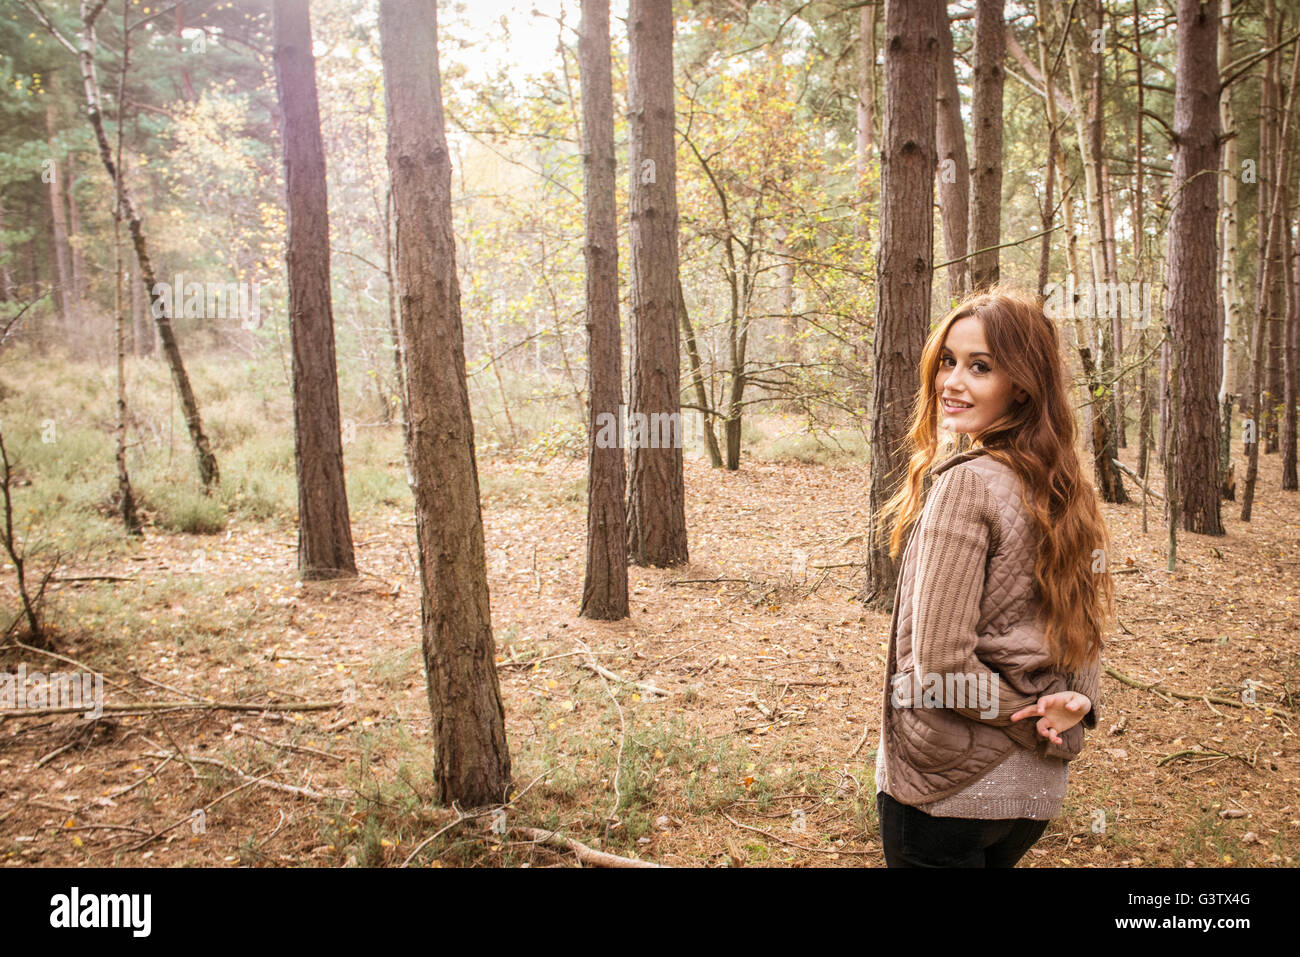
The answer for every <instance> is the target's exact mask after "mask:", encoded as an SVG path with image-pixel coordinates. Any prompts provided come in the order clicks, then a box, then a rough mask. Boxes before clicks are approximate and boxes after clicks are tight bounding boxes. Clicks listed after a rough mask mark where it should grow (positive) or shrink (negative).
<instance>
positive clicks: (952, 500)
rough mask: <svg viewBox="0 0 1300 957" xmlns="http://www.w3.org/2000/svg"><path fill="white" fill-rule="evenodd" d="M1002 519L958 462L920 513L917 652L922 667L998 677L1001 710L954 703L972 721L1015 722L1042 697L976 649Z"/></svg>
mask: <svg viewBox="0 0 1300 957" xmlns="http://www.w3.org/2000/svg"><path fill="white" fill-rule="evenodd" d="M998 521H999V517H998V512H997V508H996V506H995V505H994V503H993V501H992V498H991V496H990V494H989V491H988V488H987V487H986V486H985V484H984V481H983V480H982V479H981V478H980V477H979V475H978V474H976V473H975V472H973V471H972V470H970V469H966V468H961V467H957V468H953V469H950V470H948V471H946V472H943V473H941V474H940V475H939V477H938V479H937V480H936V481H935V483H934V486H933V487H932V488H931V489H930V495H929V498H928V499H927V501H926V504H925V508H924V510H923V511H922V513H921V518H920V519H919V521H918V528H917V536H918V538H917V558H916V562H917V565H916V576H917V579H916V587H915V588H914V589H913V593H912V655H913V658H914V659H915V667H916V671H917V673H919V674H921V675H927V674H938V675H943V676H948V675H961V676H967V675H974V676H975V680H976V682H977V683H978V684H977V686H978V687H990V686H989V685H987V684H985V682H989V681H994V682H996V684H995V685H992V687H995V688H996V689H997V691H996V694H997V698H996V701H997V714H996V715H989V716H987V717H985V716H983V715H982V714H981V709H980V708H978V707H964V708H953V709H952V710H954V711H956V712H958V713H959V714H962V715H964V716H965V717H967V718H969V719H971V720H972V721H981V722H984V723H985V724H989V725H993V726H995V727H1009V726H1011V725H1012V721H1011V715H1013V714H1014V713H1015V712H1017V711H1019V710H1020V709H1021V708H1027V707H1029V706H1031V705H1035V704H1037V703H1038V698H1037V696H1034V697H1027V696H1025V695H1022V694H1020V693H1019V692H1018V691H1016V690H1015V689H1014V688H1012V687H1011V685H1009V684H1008V683H1007V682H1006V681H1005V680H1004V679H1003V678H1002V676H1001V675H1000V674H999V673H998V672H996V671H994V670H992V669H991V668H989V667H988V666H987V665H985V664H984V662H982V661H980V659H979V658H978V657H976V654H975V649H976V646H977V641H978V638H979V636H978V633H977V631H976V628H977V626H978V623H979V614H980V600H981V598H982V596H983V591H984V576H985V563H986V561H987V558H988V550H989V544H990V541H991V536H992V534H993V528H994V527H996V525H995V523H997V522H998ZM1017 723H1018V724H1024V723H1026V722H1024V721H1022V722H1017ZM1031 731H1032V727H1031Z"/></svg>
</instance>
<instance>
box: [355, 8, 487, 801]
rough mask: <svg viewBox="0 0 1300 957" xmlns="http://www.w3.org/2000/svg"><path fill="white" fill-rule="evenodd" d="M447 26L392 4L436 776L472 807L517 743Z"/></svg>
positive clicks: (393, 129) (402, 260) (404, 306)
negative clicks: (493, 536) (444, 56)
mask: <svg viewBox="0 0 1300 957" xmlns="http://www.w3.org/2000/svg"><path fill="white" fill-rule="evenodd" d="M437 29H438V28H437V4H436V0H381V2H380V5H379V36H380V51H381V58H382V61H383V71H384V90H385V93H384V97H385V103H386V106H387V114H388V171H389V176H390V177H391V180H392V189H393V203H394V210H395V215H394V219H395V221H396V228H397V256H396V259H397V287H398V297H399V301H400V303H401V322H402V340H403V343H404V344H405V346H406V381H407V386H408V389H409V393H410V403H411V422H410V437H411V465H412V470H413V472H414V475H415V489H414V491H415V525H416V538H417V540H418V542H419V549H420V583H421V596H422V597H421V602H420V612H421V614H420V619H421V628H422V633H423V651H424V664H425V674H426V677H427V681H428V693H429V710H430V712H431V714H432V716H433V744H434V781H435V784H436V786H437V789H438V795H439V798H440V800H441V801H442V802H443V803H444V804H449V803H451V802H453V801H457V802H459V803H460V805H461V806H462V807H465V808H468V807H482V806H484V805H489V804H497V803H501V802H504V801H505V800H506V796H507V793H508V791H509V788H510V754H509V750H508V748H507V745H506V731H505V710H504V708H503V707H502V704H501V692H500V687H499V685H498V681H497V670H496V657H495V656H496V645H495V642H494V641H493V638H492V615H491V609H490V607H489V603H488V588H487V566H486V557H485V554H484V546H483V518H482V513H481V512H480V510H479V486H478V467H477V464H476V462H475V458H474V425H473V422H472V421H471V419H470V410H469V389H468V386H467V384H466V377H465V342H464V333H463V330H462V327H461V315H460V286H459V283H458V281H457V278H456V244H455V240H454V238H453V236H452V230H451V158H450V155H449V154H448V152H447V138H446V130H445V127H444V119H443V110H442V89H441V79H440V76H439V70H438V42H437Z"/></svg>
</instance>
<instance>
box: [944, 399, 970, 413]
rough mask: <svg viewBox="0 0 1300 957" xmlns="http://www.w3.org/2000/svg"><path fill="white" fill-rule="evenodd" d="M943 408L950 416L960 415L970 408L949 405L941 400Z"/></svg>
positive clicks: (967, 406) (955, 404)
mask: <svg viewBox="0 0 1300 957" xmlns="http://www.w3.org/2000/svg"><path fill="white" fill-rule="evenodd" d="M943 408H944V411H945V412H947V413H948V414H950V415H958V414H960V413H962V412H965V411H966V410H967V409H969V408H970V406H969V405H959V404H957V403H950V402H949V401H948V400H947V399H944V400H943Z"/></svg>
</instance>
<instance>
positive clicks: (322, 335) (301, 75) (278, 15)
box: [272, 0, 357, 580]
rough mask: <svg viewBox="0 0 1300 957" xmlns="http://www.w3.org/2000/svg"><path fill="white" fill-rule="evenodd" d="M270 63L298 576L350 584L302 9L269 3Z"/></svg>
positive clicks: (321, 171) (312, 73)
mask: <svg viewBox="0 0 1300 957" xmlns="http://www.w3.org/2000/svg"><path fill="white" fill-rule="evenodd" d="M272 10H273V15H274V25H273V29H274V44H275V49H274V61H275V79H276V92H277V95H278V96H279V102H280V114H281V122H282V137H283V144H284V178H285V193H286V197H287V200H288V212H289V217H288V224H289V236H288V250H287V256H286V258H287V260H288V274H289V339H290V343H291V348H292V351H293V425H294V429H293V436H294V443H293V446H294V460H295V462H296V465H297V475H298V573H299V575H301V576H302V577H303V578H304V579H306V580H321V579H327V578H348V577H352V576H354V575H356V573H357V563H356V558H355V556H354V554H353V550H352V526H351V522H350V521H349V518H348V492H347V485H346V481H345V479H344V474H343V440H342V437H341V432H340V429H341V421H340V417H339V386H338V370H337V366H336V365H335V357H334V314H333V307H332V305H331V303H330V246H329V236H330V232H329V203H328V200H327V195H326V185H325V148H324V145H323V144H322V142H321V134H320V109H319V105H318V101H317V97H316V60H315V57H314V56H313V55H312V45H311V19H310V16H309V14H308V12H307V0H274V3H273V5H272Z"/></svg>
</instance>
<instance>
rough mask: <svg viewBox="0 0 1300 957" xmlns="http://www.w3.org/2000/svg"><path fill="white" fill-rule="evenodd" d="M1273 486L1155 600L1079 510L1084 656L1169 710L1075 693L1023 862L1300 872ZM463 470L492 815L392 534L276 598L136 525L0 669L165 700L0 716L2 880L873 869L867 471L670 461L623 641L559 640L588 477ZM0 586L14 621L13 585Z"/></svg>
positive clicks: (1141, 547) (1289, 571)
mask: <svg viewBox="0 0 1300 957" xmlns="http://www.w3.org/2000/svg"><path fill="white" fill-rule="evenodd" d="M1122 458H1123V459H1124V461H1125V462H1126V463H1127V464H1129V465H1133V464H1134V458H1135V453H1134V451H1133V450H1128V451H1125V452H1124V453H1123V454H1122ZM1279 470H1280V459H1279V456H1277V455H1269V456H1265V457H1264V459H1263V461H1262V463H1261V480H1260V492H1259V495H1258V496H1257V499H1256V502H1255V519H1254V521H1253V522H1251V523H1249V524H1245V523H1242V522H1241V521H1240V520H1239V518H1238V512H1239V508H1240V506H1239V504H1238V503H1224V521H1225V525H1226V527H1227V534H1226V535H1225V536H1223V537H1207V536H1200V535H1189V534H1183V535H1181V536H1180V539H1179V571H1178V573H1177V574H1176V575H1169V574H1168V573H1167V572H1166V571H1165V563H1166V558H1165V555H1166V533H1165V531H1164V529H1163V528H1161V527H1160V524H1159V523H1160V513H1161V505H1160V502H1159V501H1158V500H1152V502H1151V504H1150V511H1149V521H1150V527H1149V530H1148V531H1147V532H1145V533H1144V532H1143V531H1142V515H1141V504H1140V502H1139V503H1134V504H1128V505H1123V506H1113V505H1107V506H1105V513H1106V517H1107V521H1108V523H1109V527H1110V531H1111V535H1112V540H1113V541H1112V544H1113V554H1114V556H1115V558H1114V559H1113V561H1114V562H1115V563H1116V564H1117V565H1118V566H1120V567H1119V571H1120V572H1121V574H1119V575H1118V576H1117V578H1116V582H1117V610H1118V615H1119V621H1120V627H1119V629H1118V631H1117V633H1116V634H1112V635H1109V636H1108V637H1107V640H1106V647H1105V650H1104V652H1103V658H1104V662H1105V664H1106V665H1108V666H1109V667H1110V668H1113V669H1115V670H1116V671H1117V672H1119V673H1121V674H1123V675H1125V676H1128V677H1129V678H1132V679H1133V680H1135V681H1136V682H1138V683H1140V684H1143V685H1149V684H1152V683H1158V691H1159V692H1163V693H1158V692H1157V691H1152V690H1139V689H1138V688H1134V687H1129V686H1127V685H1125V684H1123V683H1121V682H1120V681H1119V680H1117V679H1116V678H1114V677H1112V676H1106V677H1104V678H1103V679H1102V697H1103V700H1102V705H1101V709H1102V710H1101V723H1100V725H1099V726H1098V728H1097V729H1096V730H1095V731H1093V732H1090V733H1089V736H1088V741H1087V744H1086V746H1085V750H1084V753H1083V754H1082V756H1081V757H1080V758H1079V759H1078V760H1076V761H1075V762H1073V763H1072V764H1071V767H1070V781H1069V789H1068V793H1067V796H1066V803H1065V808H1064V812H1063V813H1062V814H1061V816H1060V817H1058V818H1056V819H1055V820H1053V821H1052V822H1051V825H1050V826H1049V827H1048V829H1047V831H1046V833H1045V834H1044V835H1043V837H1042V838H1041V840H1039V842H1038V843H1037V845H1036V846H1034V847H1033V848H1032V849H1031V850H1030V852H1029V854H1028V855H1027V856H1026V858H1025V859H1024V861H1023V862H1022V865H1021V866H1028V867H1047V866H1086V867H1098V866H1100V867H1113V866H1138V865H1147V866H1180V867H1181V866H1198V867H1223V866H1234V867H1235V866H1260V865H1282V866H1286V865H1294V864H1296V859H1297V857H1300V750H1298V749H1297V739H1296V737H1295V735H1294V734H1293V724H1294V722H1295V718H1296V714H1295V708H1296V701H1295V698H1294V697H1293V695H1294V693H1295V692H1296V690H1297V689H1300V657H1298V654H1300V632H1298V631H1297V628H1296V622H1297V620H1298V617H1300V616H1298V615H1297V612H1298V610H1300V609H1297V605H1296V601H1297V593H1298V592H1300V587H1298V586H1300V497H1298V496H1297V495H1296V494H1295V493H1283V492H1279V491H1277V489H1278V486H1279V481H1278V479H1279V474H1278V473H1279ZM480 471H481V473H482V474H483V475H484V479H485V489H486V488H489V487H490V488H492V489H494V491H492V492H490V493H488V492H485V501H484V523H485V529H486V536H487V546H488V579H489V584H490V587H491V602H492V615H493V625H494V631H495V636H496V640H497V646H498V659H497V660H498V667H499V673H500V681H501V691H502V695H503V698H504V705H505V714H506V727H507V735H508V740H509V746H510V756H511V762H512V771H513V777H514V781H515V782H516V785H515V790H514V792H513V798H512V803H511V805H510V806H509V808H508V810H507V811H506V812H505V815H504V818H503V817H502V816H501V815H496V816H488V817H478V818H472V819H467V820H464V821H462V822H461V823H458V824H457V823H453V822H456V821H457V814H456V812H454V811H452V810H451V809H446V808H441V807H438V806H436V805H435V804H434V803H433V800H432V794H431V768H432V761H431V737H430V717H429V707H428V701H427V697H426V691H425V680H424V674H423V668H422V662H421V659H420V654H419V647H420V614H419V585H418V580H417V578H416V574H415V567H414V557H415V544H414V541H415V530H414V528H413V526H412V523H411V515H410V512H409V511H408V510H405V509H402V508H399V507H393V508H391V510H390V512H391V514H389V515H388V516H387V517H386V518H385V517H382V516H380V517H371V518H364V519H361V520H358V522H357V523H356V524H355V526H354V529H353V535H354V540H355V542H356V546H357V556H358V563H359V565H360V568H361V570H362V575H361V577H360V578H358V579H356V580H353V581H348V582H332V583H323V584H320V583H309V584H306V583H299V582H298V581H296V575H295V547H296V535H295V532H294V530H293V527H292V525H291V524H288V525H286V524H283V523H282V524H278V525H277V524H276V523H274V522H267V523H252V522H248V521H234V522H232V523H231V525H230V526H229V527H228V528H227V529H226V530H225V531H224V532H222V533H219V534H216V535H197V536H196V535H189V534H179V533H169V532H165V531H161V530H158V529H151V530H150V531H149V534H148V535H147V536H146V537H145V539H144V540H143V542H140V543H139V544H136V545H123V546H122V547H121V548H119V549H117V550H115V551H114V552H112V553H111V554H107V555H105V556H103V558H102V560H96V561H94V562H90V563H86V564H81V565H78V566H76V567H71V568H63V569H61V570H60V571H59V575H60V576H61V577H63V578H73V577H83V576H95V575H111V576H121V577H123V578H126V579H129V580H127V581H75V582H74V581H69V582H64V583H62V584H57V585H53V586H51V587H52V589H53V590H54V594H53V595H52V600H53V602H54V605H53V608H54V612H53V613H52V617H51V622H52V623H53V625H54V627H55V629H56V631H55V635H54V637H55V641H56V647H57V649H58V652H59V654H61V655H63V656H65V657H64V659H63V660H62V661H60V660H54V659H50V658H48V656H42V655H39V654H36V653H35V652H32V651H28V650H26V649H23V648H16V647H14V646H12V645H10V646H9V647H8V648H7V649H3V650H0V671H5V672H8V673H14V672H15V670H16V669H17V667H18V666H19V665H20V664H25V666H26V668H27V670H28V672H29V673H30V672H32V671H36V670H42V669H43V670H45V671H54V670H59V669H62V670H64V671H72V670H76V669H78V668H87V669H93V670H95V671H99V672H102V673H103V675H104V681H105V697H106V699H107V701H108V702H110V703H112V704H129V703H132V702H165V701H170V702H187V701H188V702H192V704H191V705H187V706H186V707H181V708H177V709H176V710H166V711H160V712H157V713H148V714H136V715H130V714H127V715H122V714H107V715H105V716H104V717H102V718H101V719H99V720H97V721H85V720H83V719H81V718H80V717H77V716H65V715H60V716H52V717H38V718H21V717H15V716H12V715H10V716H8V719H7V720H4V719H0V860H3V861H4V862H5V863H6V864H9V865H83V864H84V865H134V866H139V865H146V866H147V865H159V866H175V865H206V866H210V865H216V866H233V865H261V866H267V865H316V866H339V865H353V864H356V865H363V866H364V865H379V866H396V865H400V864H402V863H403V862H405V861H406V860H407V859H408V857H411V855H412V852H413V851H415V850H416V849H417V847H419V845H420V844H421V842H425V841H426V839H428V838H430V837H432V836H434V835H435V834H437V835H438V836H437V837H435V838H434V839H433V840H432V841H429V842H428V843H426V844H425V845H424V846H423V847H422V848H420V849H419V852H418V853H417V854H415V855H414V858H413V859H412V861H411V864H412V865H413V866H465V865H521V864H529V865H532V866H552V865H559V866H574V865H575V864H576V861H575V858H574V857H573V855H572V854H571V853H569V852H568V851H565V850H562V849H556V848H553V847H551V846H548V845H544V844H540V843H537V842H536V841H535V840H533V837H535V836H536V835H532V836H531V837H530V836H529V835H528V834H527V833H526V832H524V831H520V830H517V828H519V827H533V828H545V829H558V830H559V831H560V832H561V833H562V834H564V835H566V836H568V837H572V838H574V839H576V840H578V841H581V842H583V843H584V844H586V845H588V846H590V847H592V848H595V849H603V850H606V851H610V852H613V853H616V854H619V855H624V856H631V857H637V858H642V859H645V860H650V861H655V862H659V863H662V864H667V865H679V866H683V865H684V866H719V865H720V866H726V865H755V866H763V865H768V866H771V865H795V866H826V865H834V866H871V867H878V866H883V863H884V860H883V856H882V853H881V848H880V841H879V836H878V831H877V826H876V816H875V799H874V786H873V770H874V763H875V759H874V755H875V748H876V745H877V743H878V738H879V720H880V706H881V698H882V681H883V677H882V674H883V671H882V670H883V667H884V656H885V651H886V642H887V638H888V628H889V618H888V616H886V615H885V614H883V613H881V612H876V611H864V610H863V607H862V605H861V604H859V603H857V602H855V601H854V600H853V598H854V596H855V594H856V593H857V591H858V590H859V587H860V585H861V581H862V579H861V574H860V573H861V569H860V567H855V566H854V565H853V564H852V563H855V562H860V561H861V560H862V552H863V542H862V539H861V537H860V536H861V535H862V533H863V531H864V529H865V522H866V514H867V512H866V510H867V498H866V493H865V489H866V488H867V484H868V471H867V468H866V467H865V466H861V465H854V466H844V465H803V464H798V463H792V464H774V463H770V462H759V461H746V462H745V463H744V465H743V468H742V469H741V470H740V471H739V472H737V473H726V472H721V471H713V470H711V469H709V468H708V467H707V465H706V464H703V463H701V462H699V461H694V460H688V464H687V473H686V484H687V499H686V501H687V521H688V528H689V535H690V551H691V556H692V558H693V561H692V563H691V564H690V565H689V566H686V567H682V568H673V569H641V568H633V569H631V576H630V590H631V598H632V606H633V614H632V616H631V618H630V619H628V620H626V621H622V622H616V623H598V622H591V621H586V620H583V619H580V618H578V617H577V615H576V612H577V606H578V601H579V597H580V594H581V587H582V579H583V562H584V544H583V542H584V513H585V504H584V495H583V492H582V488H583V485H582V471H583V462H582V461H553V462H552V463H550V464H549V465H547V466H537V465H534V464H523V463H516V462H509V461H503V460H500V459H493V458H485V459H483V460H481V461H480ZM1126 483H1127V480H1126ZM1127 488H1128V489H1129V490H1130V491H1131V489H1132V485H1127ZM1154 488H1155V489H1156V490H1157V491H1159V490H1160V484H1159V479H1158V478H1157V479H1156V481H1155V484H1154ZM4 589H5V591H6V592H7V594H6V595H5V596H4V598H5V604H6V606H9V605H10V604H11V599H12V597H13V591H12V572H10V573H9V577H8V580H7V581H6V582H5V584H4ZM588 651H589V652H590V655H588ZM69 659H70V660H71V662H75V663H76V664H73V663H70V661H69ZM591 661H598V662H599V663H600V664H601V665H602V666H603V667H604V669H606V670H607V671H608V672H609V673H612V674H613V675H615V676H618V677H619V678H620V679H621V680H619V681H611V680H610V679H609V678H606V677H602V675H600V674H598V673H597V672H595V671H594V670H592V669H591V668H589V667H587V664H588V663H589V662H591ZM1247 681H1252V682H1255V683H1256V684H1255V688H1256V690H1255V692H1254V694H1255V705H1254V706H1244V707H1243V706H1240V703H1241V700H1242V697H1243V695H1242V690H1243V687H1246V685H1245V683H1246V682H1247ZM652 688H653V689H658V690H659V691H661V692H663V694H661V695H660V694H655V693H653V691H652V690H651V689H652ZM1176 692H1178V693H1182V694H1184V695H1186V696H1187V697H1179V696H1177V695H1176V694H1175V693H1176ZM1246 697H1249V695H1247V696H1246ZM1215 698H1218V699H1223V700H1221V701H1215V700H1214V699H1215ZM213 700H215V701H223V702H229V701H237V702H244V703H247V704H253V705H259V704H264V703H267V702H276V703H280V704H283V703H285V702H307V703H311V702H328V703H329V707H327V708H325V709H323V710H304V711H284V710H277V709H276V708H275V707H274V706H270V707H268V708H267V710H265V711H263V710H251V711H247V712H234V711H227V710H215V709H207V708H204V707H203V702H206V701H213ZM1233 702H1237V704H1238V706H1234V705H1233ZM292 789H301V790H299V791H297V792H294V791H293V790H292ZM1102 822H1104V824H1103V823H1102Z"/></svg>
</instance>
